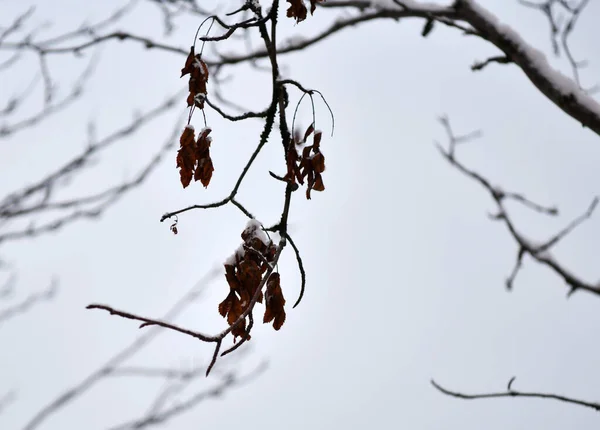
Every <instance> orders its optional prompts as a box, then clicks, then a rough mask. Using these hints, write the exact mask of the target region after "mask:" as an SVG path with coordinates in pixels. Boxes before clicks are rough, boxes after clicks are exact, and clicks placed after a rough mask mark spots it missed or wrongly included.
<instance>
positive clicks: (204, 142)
mask: <svg viewBox="0 0 600 430" xmlns="http://www.w3.org/2000/svg"><path fill="white" fill-rule="evenodd" d="M210 132H211V129H210V128H205V129H204V130H203V131H202V133H201V134H200V136H198V142H197V144H196V159H197V160H198V166H197V167H196V172H195V174H194V180H195V181H200V182H202V185H204V188H206V187H208V184H209V183H210V179H211V178H212V173H213V171H214V170H215V169H214V167H213V162H212V159H211V158H210V144H211V142H212V138H211V137H209V136H208V135H209V133H210Z"/></svg>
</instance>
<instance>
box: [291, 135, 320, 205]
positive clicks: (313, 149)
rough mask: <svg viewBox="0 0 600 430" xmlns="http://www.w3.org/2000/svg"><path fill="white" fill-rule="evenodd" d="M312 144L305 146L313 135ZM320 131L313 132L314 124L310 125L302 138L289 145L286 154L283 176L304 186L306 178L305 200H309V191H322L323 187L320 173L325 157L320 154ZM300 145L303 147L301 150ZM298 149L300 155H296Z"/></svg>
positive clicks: (295, 139) (295, 138)
mask: <svg viewBox="0 0 600 430" xmlns="http://www.w3.org/2000/svg"><path fill="white" fill-rule="evenodd" d="M313 133H314V135H313V144H312V145H306V140H307V139H308V138H309V137H310V135H311V134H313ZM321 137H322V132H321V131H318V130H317V131H315V128H314V124H311V125H310V126H309V127H308V129H307V130H306V132H305V133H304V138H303V139H300V137H299V136H295V137H294V142H293V144H292V145H290V147H289V149H288V151H287V154H286V164H287V173H286V175H285V176H284V179H285V180H286V181H291V182H292V183H294V184H295V183H296V180H297V181H298V182H299V183H300V184H304V178H307V187H306V198H307V199H310V191H311V190H315V191H323V190H325V185H324V184H323V178H322V176H321V173H323V172H324V171H325V156H324V155H323V153H322V152H321V149H320V145H321ZM302 145H305V146H304V148H302ZM298 149H301V151H302V153H301V155H299V154H298Z"/></svg>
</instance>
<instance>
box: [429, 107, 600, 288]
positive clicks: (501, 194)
mask: <svg viewBox="0 0 600 430" xmlns="http://www.w3.org/2000/svg"><path fill="white" fill-rule="evenodd" d="M442 123H443V124H444V127H445V129H446V132H447V134H448V141H449V147H448V149H444V148H443V147H442V146H441V145H439V144H436V145H437V148H438V150H439V151H440V153H441V154H442V156H443V157H444V158H445V159H446V160H447V161H448V162H449V163H450V165H451V166H453V167H455V168H456V169H457V170H458V171H460V172H461V173H463V174H464V175H466V176H467V177H469V178H471V179H473V180H474V181H475V182H477V183H479V184H480V185H481V186H482V187H483V188H485V189H486V190H487V191H488V193H489V194H490V196H491V197H492V199H493V200H494V202H495V203H496V206H497V209H498V213H497V215H495V216H494V217H493V218H494V219H495V220H499V221H502V222H503V223H504V224H505V225H506V227H507V229H508V231H509V233H510V234H511V236H512V238H513V239H514V240H515V242H516V244H517V246H518V255H517V261H516V265H515V268H514V269H513V272H512V273H511V274H510V276H509V277H508V279H507V287H508V288H509V289H511V288H512V284H513V281H514V279H515V277H516V275H517V272H518V270H519V268H520V267H521V264H522V258H523V256H524V255H529V256H530V257H531V258H532V259H533V260H534V261H536V262H538V263H539V264H541V265H543V266H546V267H548V268H549V269H550V270H552V271H553V272H554V273H555V274H556V275H558V276H559V277H560V278H562V279H563V280H564V281H565V283H566V284H567V285H568V286H569V295H571V294H573V293H574V292H575V291H579V290H581V291H587V292H589V293H592V294H594V295H597V296H600V285H595V284H592V283H589V282H586V281H584V280H583V279H581V278H580V277H578V276H577V275H575V274H573V273H572V272H571V271H569V270H568V269H567V268H565V267H564V266H563V265H562V264H561V263H560V262H558V261H557V260H556V259H555V258H554V256H553V255H552V254H551V253H550V248H551V247H552V246H554V245H556V244H557V243H558V242H559V241H560V240H561V239H562V238H564V237H565V236H566V235H567V234H569V233H570V232H571V231H572V230H573V229H574V228H575V227H577V226H579V225H580V224H581V223H582V222H583V221H585V220H587V219H588V218H589V217H590V216H591V215H592V213H593V211H594V209H595V208H596V206H597V204H598V198H597V197H595V198H594V199H593V200H592V202H591V204H590V206H589V208H588V209H587V210H586V211H585V212H584V214H583V215H580V216H578V217H577V218H576V219H575V220H573V221H572V222H571V223H569V224H568V226H567V227H565V228H564V229H562V230H561V231H559V232H558V233H557V234H556V235H554V236H552V237H551V238H550V239H548V240H546V241H544V242H541V243H537V242H535V241H533V240H530V239H528V238H526V237H525V235H524V234H523V233H522V232H521V231H520V230H519V229H518V228H517V227H516V226H515V224H514V222H513V221H512V219H511V217H510V215H509V212H508V210H507V209H506V207H505V205H504V202H505V200H506V199H513V200H515V201H516V202H518V203H521V204H523V205H524V206H525V207H527V208H529V209H532V210H535V211H537V212H540V213H542V214H546V215H554V214H556V213H557V211H556V209H555V208H545V207H543V206H541V205H538V204H536V203H533V202H531V201H530V200H528V199H527V198H525V197H524V196H523V195H521V194H516V193H507V192H505V191H504V190H502V189H501V188H500V187H498V186H494V185H492V184H491V183H490V181H489V180H487V179H485V178H484V177H483V176H482V175H480V174H479V173H477V172H475V171H474V170H471V169H469V168H467V167H465V166H464V165H463V164H462V163H460V162H459V161H458V160H457V159H456V157H455V155H454V147H455V146H456V142H457V140H456V139H457V138H456V137H455V136H454V134H453V133H452V129H451V128H450V123H449V121H448V120H447V119H446V118H442Z"/></svg>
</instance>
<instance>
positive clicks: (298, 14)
mask: <svg viewBox="0 0 600 430" xmlns="http://www.w3.org/2000/svg"><path fill="white" fill-rule="evenodd" d="M287 1H288V2H289V3H290V7H289V8H288V10H287V16H288V18H295V19H296V22H297V23H300V22H302V21H304V20H305V19H306V14H307V12H308V9H306V5H305V4H304V0H287ZM323 1H325V0H310V14H311V15H312V14H313V13H315V9H316V7H317V3H321V2H323Z"/></svg>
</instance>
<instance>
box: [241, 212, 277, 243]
mask: <svg viewBox="0 0 600 430" xmlns="http://www.w3.org/2000/svg"><path fill="white" fill-rule="evenodd" d="M244 232H248V233H250V234H251V235H252V237H257V238H258V239H259V240H260V241H261V242H262V243H264V244H265V245H267V246H268V245H269V243H270V242H271V241H270V240H269V237H268V236H267V234H266V233H265V232H264V231H263V229H262V224H261V223H260V222H259V221H257V220H255V219H251V220H250V221H248V224H246V228H245V229H244Z"/></svg>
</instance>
